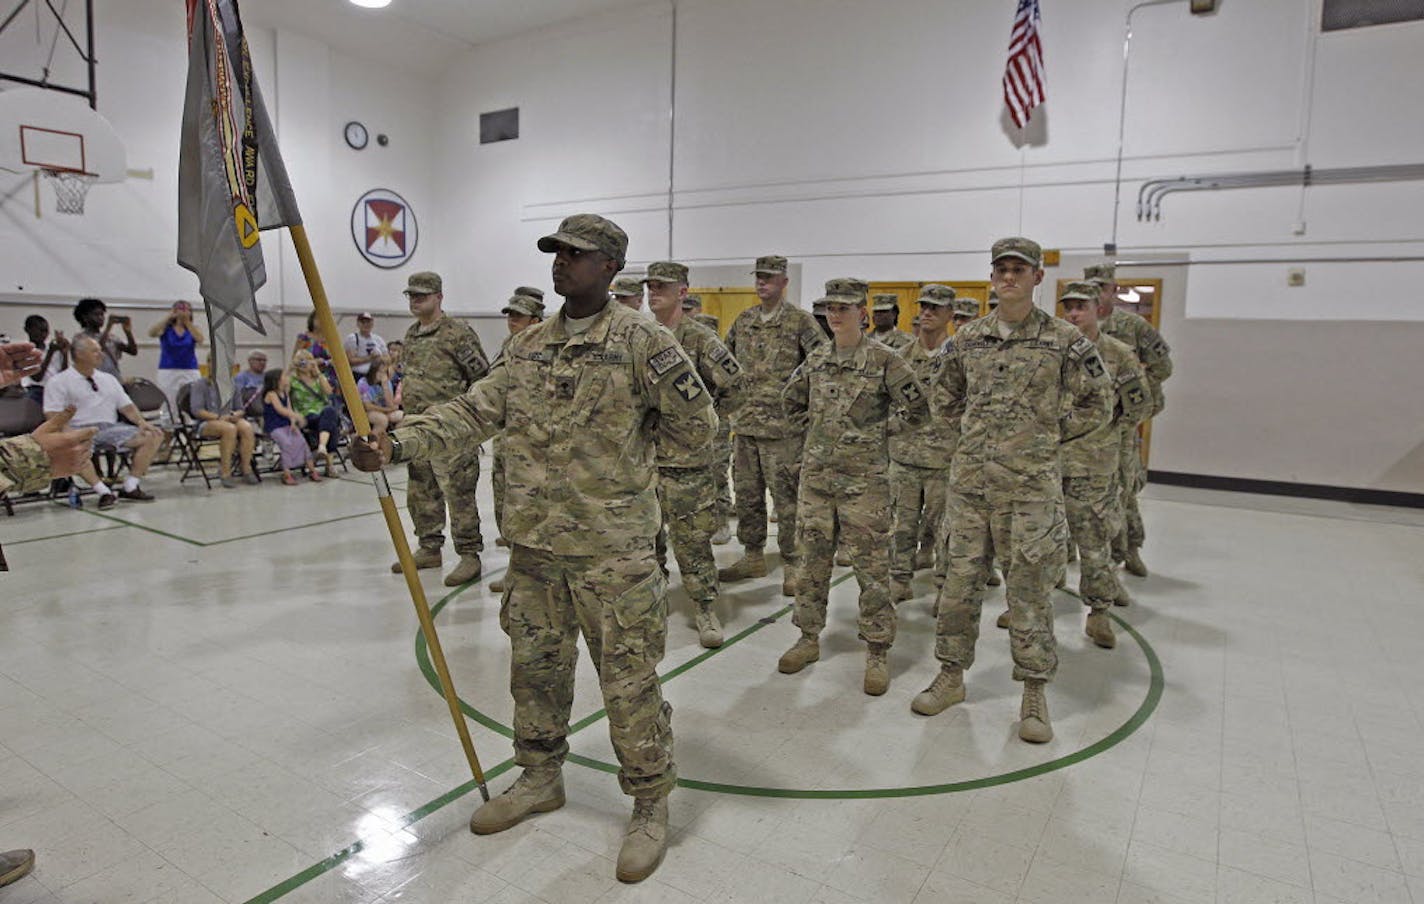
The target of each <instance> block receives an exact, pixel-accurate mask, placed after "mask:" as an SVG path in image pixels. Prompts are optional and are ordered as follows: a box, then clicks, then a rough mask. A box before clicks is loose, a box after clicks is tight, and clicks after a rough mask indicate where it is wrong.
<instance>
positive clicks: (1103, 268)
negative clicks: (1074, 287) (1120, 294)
mask: <svg viewBox="0 0 1424 904" xmlns="http://www.w3.org/2000/svg"><path fill="white" fill-rule="evenodd" d="M1115 270H1116V268H1114V267H1113V265H1112V264H1093V265H1092V266H1091V267H1084V268H1083V279H1085V280H1087V281H1088V282H1093V283H1097V284H1098V285H1100V286H1110V285H1112V284H1113V282H1114V281H1115V280H1114V278H1113V277H1114V275H1115Z"/></svg>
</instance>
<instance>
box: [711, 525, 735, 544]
mask: <svg viewBox="0 0 1424 904" xmlns="http://www.w3.org/2000/svg"><path fill="white" fill-rule="evenodd" d="M731 542H732V525H730V524H728V523H727V522H726V521H723V522H722V526H721V527H719V528H717V532H716V533H715V534H713V535H712V545H713V546H726V545H727V544H728V543H731Z"/></svg>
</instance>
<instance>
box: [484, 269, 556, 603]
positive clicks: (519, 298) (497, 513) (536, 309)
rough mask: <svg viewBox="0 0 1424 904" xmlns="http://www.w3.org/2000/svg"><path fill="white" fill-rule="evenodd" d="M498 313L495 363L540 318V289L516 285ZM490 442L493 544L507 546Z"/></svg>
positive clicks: (500, 585) (500, 476)
mask: <svg viewBox="0 0 1424 904" xmlns="http://www.w3.org/2000/svg"><path fill="white" fill-rule="evenodd" d="M500 313H501V314H503V315H504V325H505V326H506V327H507V328H508V329H509V335H508V336H506V337H505V339H504V344H503V345H501V346H500V349H499V356H498V357H497V358H496V359H495V361H496V362H497V361H498V360H499V358H503V357H504V350H505V349H506V348H508V347H509V340H510V339H513V338H514V337H515V336H517V335H519V334H520V333H522V332H524V331H525V330H526V329H528V328H529V327H531V326H533V325H534V324H536V323H538V322H539V321H541V320H543V319H544V292H543V290H542V289H536V288H534V287H532V286H519V287H518V288H516V289H515V290H514V294H513V295H511V296H510V297H509V301H508V302H506V303H505V305H504V309H503V310H501V311H500ZM491 445H492V446H494V457H493V458H494V463H493V464H492V465H491V466H490V484H491V487H492V489H493V490H494V523H495V526H496V528H497V529H498V530H499V537H498V539H496V540H495V541H494V542H495V545H496V546H508V545H509V541H508V540H506V539H505V537H504V495H505V493H506V492H507V487H508V485H507V484H506V483H505V480H504V443H503V442H502V441H501V440H500V438H499V437H498V436H496V437H495V438H494V439H493V440H492V441H491ZM504 586H505V584H504V578H499V579H498V580H495V581H491V582H490V592H491V593H503V592H504Z"/></svg>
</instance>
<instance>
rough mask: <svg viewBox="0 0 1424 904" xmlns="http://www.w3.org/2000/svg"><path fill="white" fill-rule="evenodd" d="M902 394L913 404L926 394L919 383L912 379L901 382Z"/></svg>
mask: <svg viewBox="0 0 1424 904" xmlns="http://www.w3.org/2000/svg"><path fill="white" fill-rule="evenodd" d="M900 395H901V396H902V397H903V398H904V399H905V401H906V402H907V403H908V404H911V405H913V404H914V403H915V402H918V401H919V400H920V399H921V398H922V397H923V396H924V393H923V392H921V391H920V384H919V383H917V382H916V381H914V380H910V381H908V382H905V383H901V384H900Z"/></svg>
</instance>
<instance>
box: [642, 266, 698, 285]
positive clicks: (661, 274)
mask: <svg viewBox="0 0 1424 904" xmlns="http://www.w3.org/2000/svg"><path fill="white" fill-rule="evenodd" d="M643 282H645V283H650V282H658V283H663V282H668V283H682V284H683V285H687V265H686V264H679V263H678V262H677V261H653V262H652V263H651V264H648V275H647V276H645V277H643Z"/></svg>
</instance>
